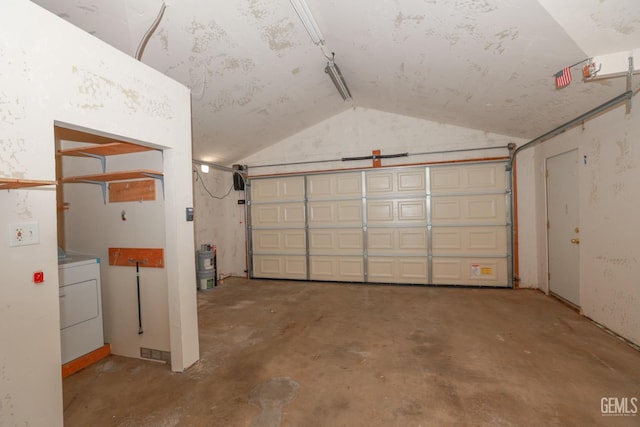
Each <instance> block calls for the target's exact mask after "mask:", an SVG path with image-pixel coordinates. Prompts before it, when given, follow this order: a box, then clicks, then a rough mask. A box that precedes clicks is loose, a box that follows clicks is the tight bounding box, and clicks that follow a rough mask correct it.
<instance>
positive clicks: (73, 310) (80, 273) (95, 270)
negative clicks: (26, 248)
mask: <svg viewBox="0 0 640 427" xmlns="http://www.w3.org/2000/svg"><path fill="white" fill-rule="evenodd" d="M58 274H59V279H60V289H59V291H60V339H61V344H62V363H63V364H64V363H67V362H70V361H72V360H74V359H77V358H78V357H80V356H82V355H85V354H87V353H90V352H92V351H93V350H96V349H97V348H100V347H102V346H103V345H104V334H103V326H102V298H101V290H100V259H99V258H95V257H88V256H81V255H72V256H68V257H66V258H62V259H59V260H58Z"/></svg>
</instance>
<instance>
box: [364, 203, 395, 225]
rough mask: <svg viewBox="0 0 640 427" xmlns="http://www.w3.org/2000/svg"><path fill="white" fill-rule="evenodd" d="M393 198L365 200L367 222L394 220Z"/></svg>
mask: <svg viewBox="0 0 640 427" xmlns="http://www.w3.org/2000/svg"><path fill="white" fill-rule="evenodd" d="M393 208H394V206H393V200H376V201H374V202H367V222H368V223H369V224H371V223H376V222H383V223H388V222H391V221H393V220H394V215H393Z"/></svg>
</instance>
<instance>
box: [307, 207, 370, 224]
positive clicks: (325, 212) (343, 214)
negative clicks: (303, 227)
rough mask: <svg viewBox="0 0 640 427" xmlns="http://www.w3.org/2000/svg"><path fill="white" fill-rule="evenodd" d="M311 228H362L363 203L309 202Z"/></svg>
mask: <svg viewBox="0 0 640 427" xmlns="http://www.w3.org/2000/svg"><path fill="white" fill-rule="evenodd" d="M308 209H309V226H310V227H316V226H353V225H356V226H361V225H362V201H360V200H346V201H324V202H309V203H308Z"/></svg>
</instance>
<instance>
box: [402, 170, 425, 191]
mask: <svg viewBox="0 0 640 427" xmlns="http://www.w3.org/2000/svg"><path fill="white" fill-rule="evenodd" d="M396 176H397V178H396V180H397V191H398V192H399V193H418V194H425V192H426V190H427V186H426V179H425V178H426V177H425V171H424V169H422V168H420V169H415V170H411V171H398V172H396Z"/></svg>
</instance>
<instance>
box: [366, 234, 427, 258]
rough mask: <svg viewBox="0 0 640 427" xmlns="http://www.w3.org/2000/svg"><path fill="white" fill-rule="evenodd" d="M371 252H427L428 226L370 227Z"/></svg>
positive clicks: (368, 244)
mask: <svg viewBox="0 0 640 427" xmlns="http://www.w3.org/2000/svg"><path fill="white" fill-rule="evenodd" d="M367 248H368V251H369V253H372V254H375V253H378V254H389V253H392V252H396V253H405V254H415V253H421V254H424V255H426V254H427V230H426V227H425V228H423V227H413V228H390V227H389V228H369V229H368V230H367Z"/></svg>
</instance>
